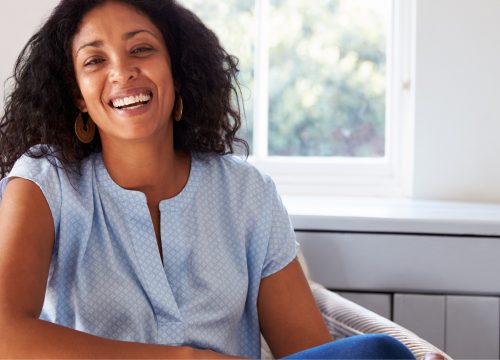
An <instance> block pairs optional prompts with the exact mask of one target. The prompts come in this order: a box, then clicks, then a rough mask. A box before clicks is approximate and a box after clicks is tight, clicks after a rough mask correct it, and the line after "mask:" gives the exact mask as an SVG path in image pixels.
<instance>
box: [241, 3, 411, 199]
mask: <svg viewBox="0 0 500 360" xmlns="http://www.w3.org/2000/svg"><path fill="white" fill-rule="evenodd" d="M269 1H270V0H256V5H255V14H256V44H255V62H254V89H253V93H254V94H255V96H254V119H253V154H252V155H251V156H250V157H249V161H250V162H251V163H253V164H254V165H255V166H256V167H257V168H259V169H260V170H261V171H263V172H264V173H266V174H269V175H270V176H271V177H272V178H273V179H274V181H275V182H276V185H277V187H278V189H279V191H280V193H281V194H282V195H285V196H288V195H301V196H386V197H402V196H408V195H410V191H411V175H412V174H411V172H412V166H411V161H409V160H410V159H412V143H413V142H412V134H413V115H412V114H413V111H412V109H413V79H414V78H415V77H414V64H413V63H414V61H413V59H414V43H415V41H414V34H415V31H414V27H415V19H414V17H415V12H416V11H415V7H416V4H415V0H391V5H390V7H391V12H390V17H389V24H388V32H387V34H388V39H387V69H388V71H387V88H386V133H385V135H386V151H385V156H384V157H380V158H349V157H300V156H269V155H268V124H269V119H268V107H269V100H268V70H269V47H268V42H267V31H268V27H269V25H268V14H269Z"/></svg>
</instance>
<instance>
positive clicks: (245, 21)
mask: <svg viewBox="0 0 500 360" xmlns="http://www.w3.org/2000/svg"><path fill="white" fill-rule="evenodd" d="M180 3H181V4H182V5H183V6H185V7H187V8H188V9H190V10H191V11H193V12H194V13H195V14H196V15H198V16H199V17H200V19H201V20H202V21H203V22H204V23H205V24H206V25H207V26H208V27H209V28H210V29H211V30H213V31H214V32H215V33H216V34H217V36H218V37H219V40H220V42H221V43H222V46H223V47H224V48H225V49H226V51H227V52H228V53H229V54H231V55H235V56H236V57H237V58H238V59H239V66H238V67H239V69H240V73H239V76H238V79H239V82H240V85H241V94H240V95H241V99H240V104H243V107H242V108H241V112H242V115H243V116H242V117H243V119H242V127H241V129H240V131H239V136H240V137H243V138H244V139H246V140H247V141H248V143H249V145H250V146H251V143H252V142H251V140H252V136H253V100H252V92H253V66H254V47H255V26H256V25H255V11H254V8H255V3H254V0H223V1H221V0H182V1H181V2H180Z"/></svg>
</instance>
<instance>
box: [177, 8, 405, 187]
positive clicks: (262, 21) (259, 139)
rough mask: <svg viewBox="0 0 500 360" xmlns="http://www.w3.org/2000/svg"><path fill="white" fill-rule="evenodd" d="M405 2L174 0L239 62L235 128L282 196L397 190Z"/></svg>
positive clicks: (401, 140) (401, 179)
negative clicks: (240, 108)
mask: <svg viewBox="0 0 500 360" xmlns="http://www.w3.org/2000/svg"><path fill="white" fill-rule="evenodd" d="M412 1H413V0H318V1H314V2H311V1H309V0H226V1H223V2H222V1H218V0H184V1H183V3H184V4H185V5H186V6H187V7H189V8H191V9H193V10H194V11H195V13H196V14H197V15H198V16H200V17H201V18H202V20H203V21H204V22H205V23H206V24H207V25H208V26H209V27H210V28H211V29H212V30H214V31H215V32H216V33H217V34H218V36H219V38H220V39H221V42H222V43H223V45H224V46H225V47H226V49H227V50H228V51H229V52H230V53H233V54H235V55H236V56H237V57H238V58H239V59H240V69H241V75H240V82H241V84H242V95H243V101H244V105H245V111H246V121H245V124H244V126H243V129H242V132H241V135H242V136H243V137H245V138H246V139H247V140H248V142H249V144H250V145H251V155H252V156H251V160H252V161H254V162H255V164H256V165H257V166H258V167H260V168H261V169H262V170H263V171H264V172H266V173H269V174H270V175H272V176H273V178H274V179H275V181H276V182H277V184H278V187H279V188H280V191H281V192H282V193H285V194H288V195H315V194H316V195H325V194H327V195H393V196H395V195H403V194H404V191H405V189H404V183H405V178H404V177H403V174H404V173H405V169H404V166H403V165H404V164H403V162H402V159H403V157H404V156H406V155H407V148H408V146H407V143H408V141H406V140H405V136H407V134H408V114H409V112H408V108H409V107H410V106H411V98H410V96H409V91H408V90H409V88H410V78H411V63H410V59H411V56H410V55H411V49H412V47H411V44H412V42H411V34H412V32H411V29H412V21H411V20H412V18H411V14H412V9H411V7H412ZM405 145H406V147H405Z"/></svg>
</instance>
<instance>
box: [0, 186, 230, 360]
mask: <svg viewBox="0 0 500 360" xmlns="http://www.w3.org/2000/svg"><path fill="white" fill-rule="evenodd" d="M0 229H1V231H0V334H1V336H0V357H1V358H5V357H6V358H41V357H44V358H45V357H48V358H223V357H226V356H225V355H222V354H218V353H215V352H213V351H210V350H196V349H193V348H190V347H173V346H161V345H149V344H141V343H131V342H123V341H115V340H108V339H104V338H100V337H97V336H93V335H89V334H86V333H83V332H80V331H76V330H73V329H69V328H65V327H62V326H59V325H56V324H52V323H49V322H46V321H42V320H39V319H38V317H39V315H40V312H41V309H42V305H43V301H44V297H45V289H46V284H47V277H48V272H49V265H50V260H51V256H52V248H53V244H54V225H53V219H52V215H51V212H50V209H49V206H48V204H47V201H46V199H45V197H44V196H43V193H42V191H41V190H40V189H39V188H38V186H37V185H35V184H34V183H33V182H31V181H28V180H24V179H20V178H14V179H12V180H10V182H9V183H8V185H7V187H6V189H5V192H4V197H3V200H2V202H1V204H0ZM228 358H229V356H228Z"/></svg>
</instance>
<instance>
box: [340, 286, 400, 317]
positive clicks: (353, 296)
mask: <svg viewBox="0 0 500 360" xmlns="http://www.w3.org/2000/svg"><path fill="white" fill-rule="evenodd" d="M337 293H338V294H339V295H340V296H343V297H345V298H346V299H349V300H351V301H352V302H355V303H356V304H358V305H361V306H363V307H364V308H367V309H368V310H371V311H373V312H375V313H377V314H379V315H382V316H383V317H385V318H386V319H391V295H390V294H370V293H355V292H344V291H342V292H337Z"/></svg>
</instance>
